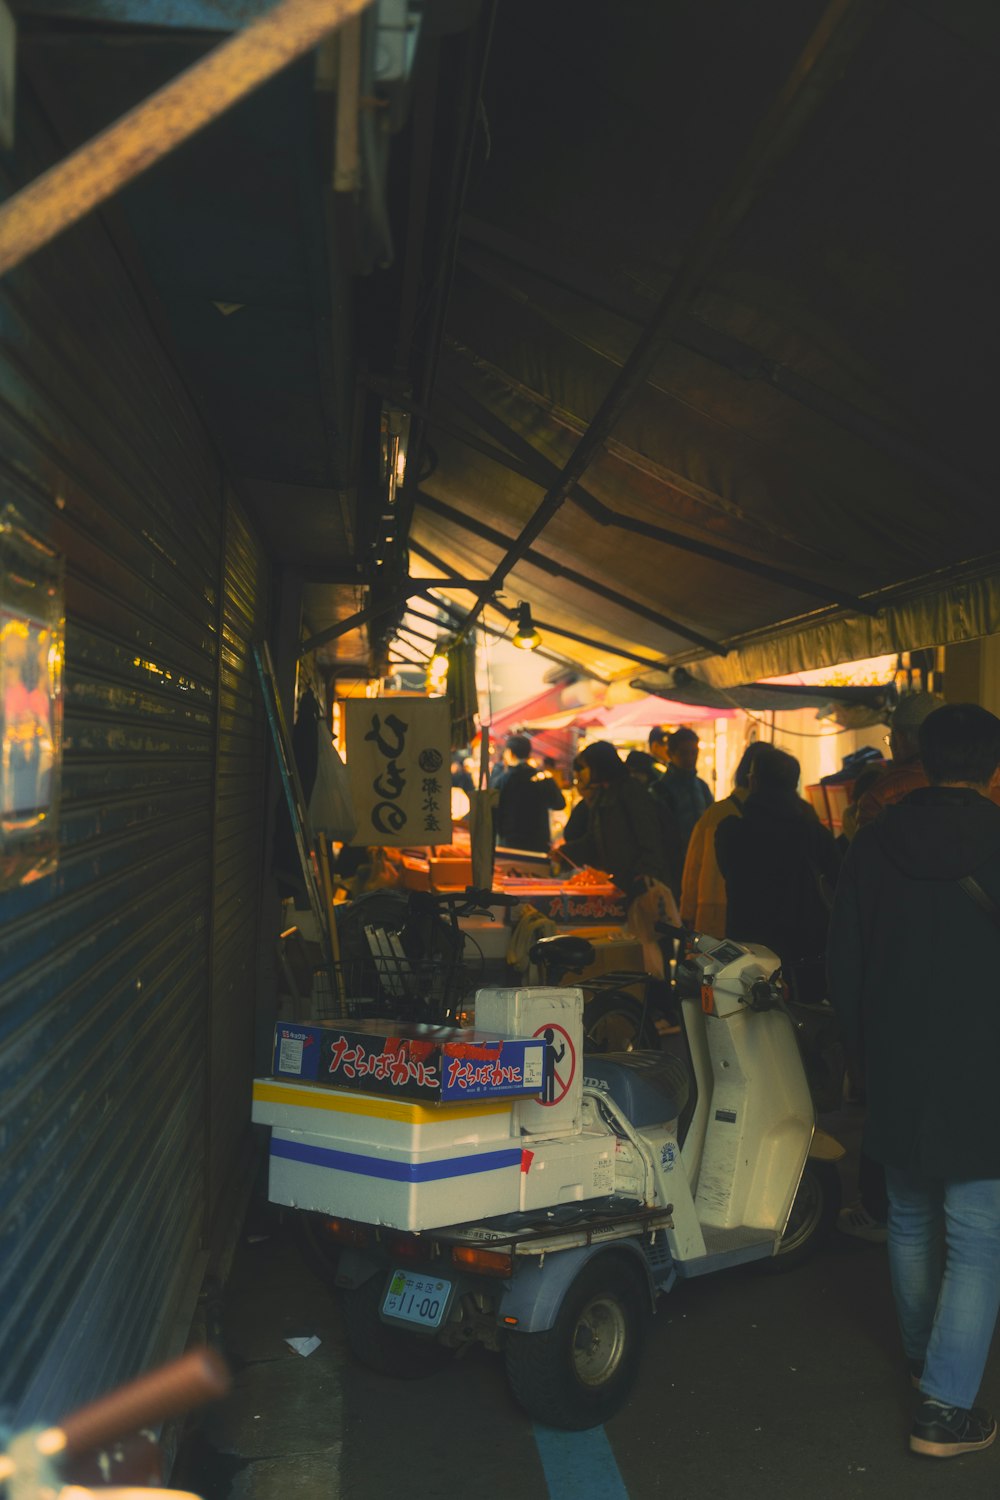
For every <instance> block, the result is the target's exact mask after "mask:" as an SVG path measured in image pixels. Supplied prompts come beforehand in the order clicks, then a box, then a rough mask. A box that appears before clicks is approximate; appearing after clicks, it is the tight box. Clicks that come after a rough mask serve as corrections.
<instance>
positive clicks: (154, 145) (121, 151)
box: [0, 0, 369, 275]
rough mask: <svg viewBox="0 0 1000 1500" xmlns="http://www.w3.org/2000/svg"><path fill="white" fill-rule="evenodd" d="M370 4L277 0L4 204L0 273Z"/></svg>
mask: <svg viewBox="0 0 1000 1500" xmlns="http://www.w3.org/2000/svg"><path fill="white" fill-rule="evenodd" d="M368 3H369V0H278V3H277V4H276V5H275V6H274V8H273V9H272V10H270V11H268V13H267V14H266V15H263V16H261V17H260V18H259V19H258V20H256V21H254V22H253V23H252V24H251V25H249V26H247V27H246V28H245V29H244V30H243V31H238V32H236V33H235V35H233V36H231V37H228V38H227V39H226V40H225V41H224V42H221V43H220V44H219V45H218V46H217V47H214V48H213V49H212V51H211V52H209V53H207V54H206V56H204V57H202V58H200V59H199V60H198V61H197V62H196V63H194V64H193V66H192V67H190V68H187V69H186V70H185V71H184V72H183V73H181V74H180V75H179V76H178V77H177V78H173V79H171V81H170V82H169V83H167V84H165V85H164V86H163V88H161V89H157V91H156V92H155V93H154V94H151V95H150V97H149V98H148V99H144V100H143V102H142V103H141V104H138V105H136V107H135V109H131V110H129V111H128V113H127V114H124V115H122V117H121V119H119V120H116V121H115V123H114V124H113V125H109V126H108V128H107V129H106V130H102V131H100V132H99V134H97V135H96V136H94V137H93V138H92V139H91V140H89V141H87V142H86V143H85V144H84V145H82V146H81V147H79V149H78V150H76V151H72V152H71V153H70V154H69V156H67V157H66V158H65V159H64V160H63V161H61V162H58V163H57V164H56V165H55V166H54V167H51V168H50V169H49V171H47V172H43V173H42V175H41V176H40V177H36V178H35V180H34V181H33V182H31V183H29V184H28V186H27V187H25V188H22V189H21V191H20V192H18V193H15V194H14V195H13V197H11V198H8V199H7V201H6V203H4V204H3V206H2V207H0V275H2V274H4V273H5V272H7V271H10V270H12V269H13V268H14V267H15V266H17V265H20V263H21V261H23V260H26V259H27V257H28V256H29V255H32V254H33V253H34V251H36V250H39V249H40V248H41V247H42V246H43V245H46V244H48V242H49V241H50V240H52V239H54V238H55V237H56V235H58V234H61V233H62V232H63V230H65V229H68V228H69V227H70V226H71V225H72V224H75V223H77V222H78V220H80V219H82V218H84V217H85V216H86V215H87V214H89V213H90V212H91V211H92V210H93V209H95V208H97V207H99V205H100V204H101V203H103V202H104V201H105V200H106V199H108V198H110V197H112V196H113V195H114V194H115V193H117V192H119V191H120V190H121V189H122V188H123V187H125V186H127V184H128V183H130V182H132V181H133V180H134V179H135V178H136V177H138V176H139V175H140V174H141V173H143V172H145V171H147V170H148V168H149V167H151V166H153V164H154V163H155V162H158V161H160V160H161V159H162V158H163V157H164V156H168V155H169V154H170V152H171V151H173V150H174V149H175V147H177V146H179V145H181V144H182V142H184V141H187V140H190V138H191V137H192V136H193V135H195V134H196V133H197V132H198V131H199V130H201V129H202V128H203V127H204V126H205V125H207V124H209V123H210V122H211V121H212V120H215V119H217V118H218V116H219V115H221V114H224V113H225V111H226V110H227V109H229V108H230V107H231V106H232V105H233V104H236V103H237V102H238V101H239V100H240V99H243V98H245V97H246V95H247V94H250V93H252V92H253V90H254V89H256V88H258V87H259V85H260V84H262V83H266V82H267V80H268V79H269V78H273V77H274V75H275V74H276V73H279V72H280V71H281V70H282V69H283V68H285V67H287V66H288V64H289V63H292V62H294V61H295V59H296V58H297V57H301V56H302V55H303V53H306V52H309V51H311V50H312V48H313V47H315V46H316V44H317V43H318V42H320V41H322V39H323V38H324V37H325V36H327V35H328V34H329V33H330V32H332V31H334V30H335V29H336V28H337V27H338V26H339V25H340V24H341V23H342V22H343V21H345V20H347V19H348V18H349V17H350V16H356V15H360V13H361V12H362V11H363V10H364V9H365V8H366V6H367V5H368Z"/></svg>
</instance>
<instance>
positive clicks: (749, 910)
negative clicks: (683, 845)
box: [715, 746, 840, 1001]
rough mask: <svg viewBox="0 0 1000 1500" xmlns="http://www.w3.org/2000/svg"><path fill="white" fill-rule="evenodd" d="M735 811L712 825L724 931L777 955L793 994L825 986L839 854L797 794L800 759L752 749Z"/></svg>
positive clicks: (806, 995) (816, 994)
mask: <svg viewBox="0 0 1000 1500" xmlns="http://www.w3.org/2000/svg"><path fill="white" fill-rule="evenodd" d="M749 781H750V785H749V790H748V792H747V796H746V800H745V801H744V803H743V812H742V816H741V817H734V818H726V819H725V820H724V821H723V822H721V823H720V824H719V826H718V828H717V829H716V831H715V854H716V859H717V860H718V863H719V869H720V870H721V871H722V875H723V878H724V879H725V882H726V936H727V937H731V938H735V939H736V941H737V942H739V943H763V944H764V946H765V947H767V948H770V949H771V950H772V951H773V952H774V953H776V954H777V955H778V957H779V958H780V959H781V968H782V973H783V974H784V977H785V979H786V980H787V981H788V983H789V985H790V987H791V989H792V992H793V994H794V995H795V998H796V999H799V1000H808V1001H815V1000H821V999H823V997H824V993H825V990H826V974H825V962H826V937H827V928H828V926H829V921H830V902H831V900H832V897H833V888H834V886H835V884H836V881H837V874H838V869H839V864H840V860H839V857H838V855H837V848H836V844H835V843H834V839H833V834H832V833H831V832H830V830H829V828H824V827H823V824H822V823H820V821H819V820H818V818H817V817H816V816H815V814H814V813H813V812H812V810H811V809H810V808H809V807H808V805H807V804H806V803H805V802H803V801H802V799H801V797H799V795H798V792H797V788H798V784H799V763H798V761H797V760H796V759H795V756H794V755H787V754H786V753H785V751H784V750H775V749H774V748H773V747H771V746H768V747H766V748H764V749H762V750H761V751H759V752H758V753H757V755H756V756H755V757H754V759H753V761H752V763H751V766H750V772H749Z"/></svg>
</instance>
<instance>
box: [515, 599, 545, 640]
mask: <svg viewBox="0 0 1000 1500" xmlns="http://www.w3.org/2000/svg"><path fill="white" fill-rule="evenodd" d="M541 643H542V638H541V636H540V635H539V634H538V631H537V630H536V629H535V622H534V620H533V619H532V618H531V605H530V604H525V603H524V602H523V601H522V603H520V604H519V605H518V606H517V631H516V632H515V635H514V641H513V644H514V645H515V646H517V647H519V649H520V650H521V651H534V649H535V647H536V646H540V645H541Z"/></svg>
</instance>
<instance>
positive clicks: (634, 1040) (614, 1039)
mask: <svg viewBox="0 0 1000 1500" xmlns="http://www.w3.org/2000/svg"><path fill="white" fill-rule="evenodd" d="M583 1050H584V1052H636V1051H650V1050H652V1051H654V1052H658V1051H659V1050H660V1038H659V1036H658V1035H657V1031H656V1026H655V1025H654V1023H653V1017H652V1015H651V1014H650V1010H649V1007H648V1006H647V1007H644V1006H643V1005H642V1003H641V1002H640V1001H639V1000H636V999H635V997H634V996H633V995H630V994H629V993H628V991H627V990H612V991H610V993H609V992H605V993H604V994H597V995H594V996H593V998H592V999H588V1000H587V1001H586V1002H585V1004H584V1008H583Z"/></svg>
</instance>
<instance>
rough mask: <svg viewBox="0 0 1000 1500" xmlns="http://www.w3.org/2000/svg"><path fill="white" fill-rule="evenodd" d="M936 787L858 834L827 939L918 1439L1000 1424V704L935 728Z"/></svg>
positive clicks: (952, 1448)
mask: <svg viewBox="0 0 1000 1500" xmlns="http://www.w3.org/2000/svg"><path fill="white" fill-rule="evenodd" d="M919 739H920V748H921V754H922V757H923V763H924V768H925V770H926V772H927V775H928V779H929V782H930V785H929V786H926V787H921V788H918V789H917V790H915V791H913V792H911V793H910V794H909V795H908V796H907V797H905V798H904V799H903V800H902V801H900V802H898V803H896V804H895V805H893V806H891V807H887V808H886V809H885V810H884V811H883V812H882V813H881V814H880V815H879V816H878V817H877V818H876V819H875V821H874V822H872V823H871V824H870V825H868V826H867V827H865V828H862V829H861V830H860V831H859V832H858V834H857V836H856V838H855V839H854V841H853V843H852V844H851V846H850V849H849V851H848V854H847V857H846V859H845V861H844V865H843V868H842V870H841V875H840V880H839V882H838V885H837V891H836V896H835V899H834V907H833V915H832V919H831V926H830V936H829V942H828V947H827V962H828V970H829V983H830V999H831V1001H832V1003H833V1006H834V1009H835V1010H836V1012H837V1015H838V1017H839V1020H840V1024H841V1029H842V1031H843V1036H844V1041H845V1044H846V1045H847V1046H848V1047H849V1048H853V1049H854V1051H855V1054H856V1055H858V1056H860V1057H861V1058H863V1061H864V1070H865V1078H866V1089H867V1115H866V1119H865V1138H864V1150H865V1151H866V1152H867V1154H868V1156H869V1157H870V1158H871V1159H872V1161H874V1162H878V1163H881V1165H882V1166H883V1167H884V1168H885V1174H886V1189H887V1192H888V1199H889V1222H888V1241H889V1266H890V1272H891V1277H892V1290H893V1297H894V1300H895V1304H896V1314H897V1319H898V1322H899V1329H900V1334H901V1340H902V1345H903V1353H904V1354H905V1356H906V1359H907V1362H908V1364H909V1372H910V1376H911V1379H912V1380H913V1383H914V1384H915V1385H918V1386H919V1391H920V1395H919V1399H918V1405H917V1409H916V1411H915V1413H914V1418H913V1424H912V1427H911V1430H910V1439H909V1443H910V1449H911V1451H912V1452H914V1453H918V1454H923V1455H926V1456H928V1457H931V1458H950V1457H953V1456H955V1455H957V1454H962V1453H972V1452H976V1451H977V1450H979V1449H982V1448H988V1447H989V1446H990V1444H991V1443H992V1442H993V1441H994V1439H995V1437H996V1433H997V1424H996V1421H995V1420H994V1418H993V1416H992V1415H991V1414H990V1412H988V1411H986V1410H984V1409H983V1408H982V1407H979V1406H976V1405H975V1402H976V1399H977V1395H978V1391H979V1387H980V1384H981V1382H982V1377H983V1371H984V1368H985V1365H986V1359H987V1357H988V1354H989V1349H990V1343H991V1340H992V1337H993V1331H994V1327H995V1325H996V1321H997V1310H998V1307H1000V1112H998V1111H997V1110H996V1108H995V1107H994V1103H993V1101H994V1099H995V1096H996V1069H997V1063H998V1060H1000V1003H998V1001H997V996H996V985H995V975H996V974H997V973H998V972H1000V807H998V806H996V805H995V804H994V803H993V802H992V801H991V800H990V799H989V795H988V793H989V791H990V788H991V785H992V786H993V787H994V788H996V786H997V783H998V779H1000V775H998V767H1000V719H998V718H996V717H995V716H994V715H993V714H991V713H988V712H987V711H986V710H985V709H983V708H980V707H978V706H977V705H975V704H946V705H945V706H943V707H942V708H939V709H936V710H935V711H934V712H933V713H931V714H930V715H929V716H928V717H927V718H926V719H925V720H924V722H923V723H922V725H921V726H920V730H919Z"/></svg>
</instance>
